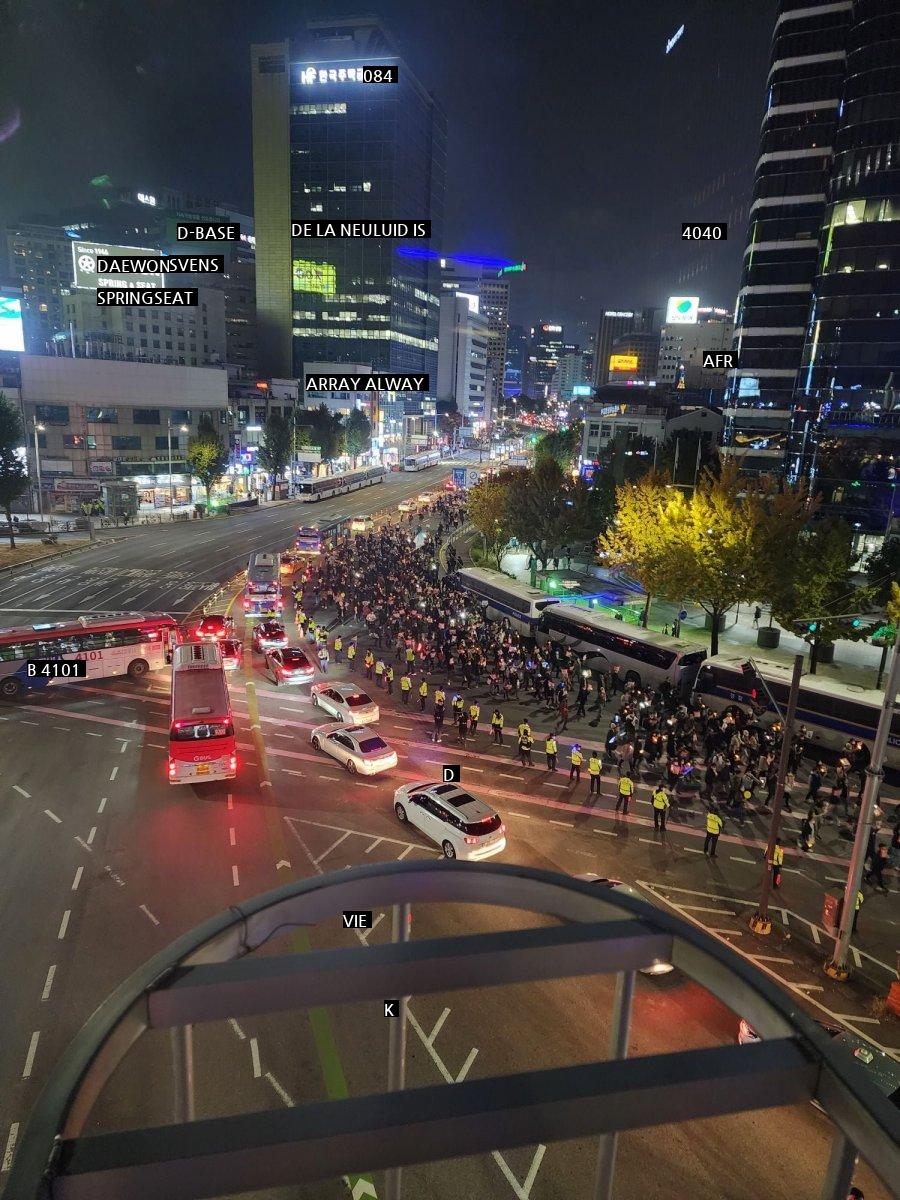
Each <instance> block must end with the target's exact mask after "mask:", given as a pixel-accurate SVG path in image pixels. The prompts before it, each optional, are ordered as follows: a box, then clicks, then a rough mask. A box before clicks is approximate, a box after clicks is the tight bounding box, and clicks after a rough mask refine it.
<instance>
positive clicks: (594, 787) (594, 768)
mask: <svg viewBox="0 0 900 1200" xmlns="http://www.w3.org/2000/svg"><path fill="white" fill-rule="evenodd" d="M587 768H588V776H589V777H590V782H591V787H590V791H589V792H588V795H589V796H593V794H594V792H596V793H597V795H598V796H599V795H600V755H599V754H598V753H597V751H596V750H592V751H591V753H590V755H589V756H588V764H587Z"/></svg>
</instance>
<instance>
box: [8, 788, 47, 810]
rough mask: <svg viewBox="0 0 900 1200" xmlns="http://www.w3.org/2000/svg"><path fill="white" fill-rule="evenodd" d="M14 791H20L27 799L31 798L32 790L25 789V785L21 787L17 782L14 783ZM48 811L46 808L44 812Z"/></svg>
mask: <svg viewBox="0 0 900 1200" xmlns="http://www.w3.org/2000/svg"><path fill="white" fill-rule="evenodd" d="M13 791H14V792H18V793H19V795H20V796H24V797H25V799H26V800H30V799H31V792H26V791H25V789H24V788H23V787H19V785H18V784H17V783H14V784H13ZM46 811H47V810H46V809H44V812H46Z"/></svg>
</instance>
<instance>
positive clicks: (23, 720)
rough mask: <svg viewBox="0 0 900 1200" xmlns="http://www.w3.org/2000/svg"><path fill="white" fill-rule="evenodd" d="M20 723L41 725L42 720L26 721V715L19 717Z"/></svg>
mask: <svg viewBox="0 0 900 1200" xmlns="http://www.w3.org/2000/svg"><path fill="white" fill-rule="evenodd" d="M19 724H20V725H40V721H26V720H25V718H24V717H20V718H19Z"/></svg>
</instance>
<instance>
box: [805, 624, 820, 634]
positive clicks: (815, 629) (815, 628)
mask: <svg viewBox="0 0 900 1200" xmlns="http://www.w3.org/2000/svg"><path fill="white" fill-rule="evenodd" d="M806 628H807V631H808V632H809V633H818V632H819V622H818V621H810V623H809V624H808V625H807V627H806Z"/></svg>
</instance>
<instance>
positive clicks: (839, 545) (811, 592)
mask: <svg viewBox="0 0 900 1200" xmlns="http://www.w3.org/2000/svg"><path fill="white" fill-rule="evenodd" d="M856 560H857V556H856V555H855V554H854V553H853V530H852V529H851V528H850V526H849V525H848V524H847V523H846V522H845V521H841V520H839V519H837V518H834V517H829V518H826V519H825V520H823V521H819V522H817V523H816V524H814V525H812V526H811V527H810V528H809V529H806V530H804V531H803V533H802V535H801V536H800V538H799V542H798V545H797V546H796V548H795V551H794V554H793V563H792V570H791V571H790V574H789V575H786V576H785V577H784V578H783V579H782V580H781V582H780V584H779V585H778V586H776V588H775V591H774V594H773V597H772V611H773V613H774V615H775V620H776V621H778V623H779V625H782V626H783V627H784V628H785V629H791V628H793V629H794V630H795V631H796V632H797V633H799V634H800V636H801V637H802V638H803V640H804V641H805V642H808V643H809V647H810V652H809V671H810V674H811V675H815V673H816V666H817V664H818V660H819V651H820V650H821V648H822V647H823V646H833V645H834V643H835V642H837V641H840V640H842V639H846V640H848V641H854V642H855V641H859V640H860V639H861V638H865V637H869V636H870V635H871V633H872V632H873V630H874V629H875V628H876V625H878V624H881V622H880V621H877V622H876V621H874V620H872V621H869V620H866V619H865V618H856V621H857V622H858V624H854V623H853V619H848V618H847V617H846V616H844V615H843V614H846V613H857V612H865V611H866V610H867V609H870V608H874V607H875V605H876V603H877V600H876V597H875V589H874V588H873V587H860V586H858V584H857V582H856V581H857V580H858V579H859V576H858V575H855V574H854V573H853V570H852V568H853V566H854V564H855V563H856ZM801 622H802V624H798V623H801Z"/></svg>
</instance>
